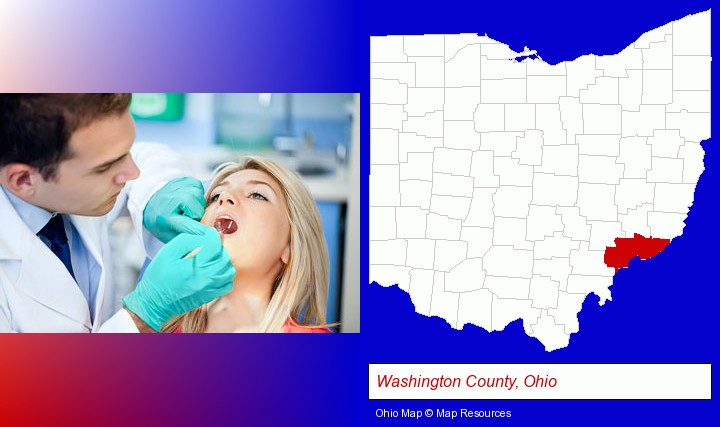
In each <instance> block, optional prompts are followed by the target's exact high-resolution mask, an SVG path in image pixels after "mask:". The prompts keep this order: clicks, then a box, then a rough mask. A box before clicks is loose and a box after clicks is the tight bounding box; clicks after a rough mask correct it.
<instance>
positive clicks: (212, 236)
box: [123, 223, 235, 331]
mask: <svg viewBox="0 0 720 427" xmlns="http://www.w3.org/2000/svg"><path fill="white" fill-rule="evenodd" d="M198 224H199V223H198ZM200 226H201V227H202V230H203V233H202V234H199V235H195V234H181V235H179V236H178V237H176V238H175V239H173V240H171V241H170V242H169V243H168V244H166V245H165V246H164V247H163V248H162V249H160V251H159V252H158V253H157V256H155V258H154V259H153V260H152V262H150V265H148V267H147V270H145V274H144V275H143V278H142V279H141V280H140V282H139V283H138V284H137V287H136V288H135V290H134V291H133V292H131V293H130V294H128V296H126V297H125V298H123V302H124V303H125V306H126V307H127V308H128V310H130V311H131V312H133V313H135V314H136V315H137V316H138V317H139V318H141V319H142V320H143V321H145V323H147V324H148V325H149V326H150V327H151V328H153V329H155V330H156V331H159V330H160V328H162V326H163V325H164V324H165V323H167V322H168V321H169V320H170V319H171V318H172V317H174V316H177V315H180V314H183V313H186V312H188V311H190V310H193V309H195V308H197V307H199V306H201V305H202V304H206V303H208V302H210V301H212V300H214V299H216V298H219V297H221V296H222V295H225V294H226V293H228V292H230V290H232V286H233V278H234V277H235V268H234V267H233V266H232V264H231V263H230V257H229V255H228V253H227V252H226V251H225V248H223V246H222V242H221V240H220V235H219V234H218V232H217V230H215V229H214V228H212V227H208V226H205V225H202V224H200ZM198 247H201V249H200V251H199V252H197V254H196V255H195V256H194V257H192V258H189V259H185V257H186V256H187V255H188V254H189V253H190V252H192V251H193V250H194V249H196V248H198Z"/></svg>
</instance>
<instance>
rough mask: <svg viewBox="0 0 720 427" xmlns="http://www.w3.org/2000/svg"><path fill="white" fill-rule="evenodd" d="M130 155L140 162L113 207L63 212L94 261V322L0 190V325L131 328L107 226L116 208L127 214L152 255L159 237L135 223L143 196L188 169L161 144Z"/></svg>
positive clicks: (20, 328)
mask: <svg viewBox="0 0 720 427" xmlns="http://www.w3.org/2000/svg"><path fill="white" fill-rule="evenodd" d="M131 154H132V156H133V158H134V160H135V162H136V163H137V165H138V167H139V168H140V171H141V175H140V177H139V178H138V179H136V180H134V181H130V182H128V183H127V184H126V185H125V188H124V189H123V191H122V192H121V193H120V195H119V196H118V199H117V202H116V205H115V207H114V208H113V210H112V211H111V212H110V213H108V214H107V215H104V216H100V217H86V216H78V215H69V217H70V221H71V222H72V224H73V225H74V226H75V228H76V229H77V230H78V233H79V234H80V236H81V238H82V240H83V243H84V244H85V247H86V248H87V250H88V253H89V254H90V256H92V257H94V258H95V261H96V262H97V263H98V265H99V266H100V268H101V270H102V272H101V274H100V283H99V285H98V289H97V295H96V298H95V306H94V307H92V310H94V319H95V323H94V324H93V323H92V322H91V321H90V311H89V310H90V308H89V307H88V303H87V300H86V299H85V297H84V296H83V294H82V292H81V291H80V289H79V287H78V285H77V284H76V283H75V281H74V280H73V278H72V276H70V273H69V272H68V271H67V269H66V268H65V266H64V265H63V263H62V262H61V261H60V260H59V259H58V258H57V256H55V254H53V253H52V251H51V250H50V249H49V248H48V247H47V246H45V244H43V242H42V241H41V240H40V239H39V238H38V237H37V236H36V235H35V234H34V233H33V232H32V231H31V230H30V229H29V228H28V227H27V226H26V225H25V223H24V222H23V221H22V219H21V218H20V216H19V215H18V214H17V212H16V211H15V209H14V208H13V206H12V204H11V203H10V201H9V200H8V198H7V196H6V195H5V193H4V192H3V191H0V332H10V331H15V332H97V331H102V332H137V328H136V327H135V324H134V323H133V321H132V319H131V318H130V316H129V315H128V314H127V312H125V310H123V309H122V307H120V306H116V301H119V298H118V297H123V296H124V295H122V296H119V295H116V288H115V285H114V283H113V274H112V271H111V268H112V258H111V253H110V242H109V227H110V225H111V224H112V222H113V221H114V220H115V219H116V218H117V217H118V215H120V214H121V213H122V212H123V211H126V212H128V213H129V214H130V216H131V217H132V220H133V224H134V226H135V230H136V231H137V232H138V235H139V237H140V238H141V239H142V240H143V242H144V244H145V248H146V250H147V252H148V254H150V256H153V255H155V253H156V252H157V250H158V249H159V248H160V246H161V243H160V241H158V240H157V239H155V238H154V237H152V236H151V235H150V233H149V232H147V230H144V229H143V228H142V212H143V209H144V208H145V204H146V203H147V201H148V200H149V199H150V197H151V196H152V195H153V194H154V193H155V192H156V191H157V190H158V189H159V188H160V187H162V186H163V185H164V184H165V183H166V182H167V181H169V180H170V179H173V178H176V177H179V176H184V175H187V171H188V168H187V165H186V164H185V162H184V161H183V159H182V158H181V156H180V155H179V154H178V153H176V152H175V151H173V150H171V149H169V148H168V147H166V146H164V145H160V144H150V143H136V144H134V145H133V147H132V150H131Z"/></svg>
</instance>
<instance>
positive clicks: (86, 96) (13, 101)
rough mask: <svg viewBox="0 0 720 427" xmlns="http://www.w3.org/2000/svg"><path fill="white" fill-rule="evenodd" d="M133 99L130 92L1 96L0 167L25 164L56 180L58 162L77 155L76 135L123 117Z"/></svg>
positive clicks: (47, 178)
mask: <svg viewBox="0 0 720 427" xmlns="http://www.w3.org/2000/svg"><path fill="white" fill-rule="evenodd" d="M130 99H131V95H130V94H128V93H62V94H61V93H57V94H56V93H36V94H30V93H20V94H0V167H3V166H6V165H8V164H11V163H25V164H28V165H30V166H32V167H34V168H36V169H37V170H38V171H39V172H40V174H41V175H42V177H43V179H45V180H46V181H47V180H50V179H52V178H54V177H55V173H56V172H57V166H58V163H60V162H61V161H62V160H66V159H69V158H70V157H72V156H73V153H72V152H71V151H70V149H69V147H68V142H69V140H70V136H71V135H72V134H73V132H75V131H76V130H78V129H82V128H83V127H85V126H88V125H90V124H92V123H93V122H95V121H97V120H99V119H102V118H105V117H109V116H113V115H121V114H122V113H124V112H125V111H126V110H127V108H128V106H129V105H130Z"/></svg>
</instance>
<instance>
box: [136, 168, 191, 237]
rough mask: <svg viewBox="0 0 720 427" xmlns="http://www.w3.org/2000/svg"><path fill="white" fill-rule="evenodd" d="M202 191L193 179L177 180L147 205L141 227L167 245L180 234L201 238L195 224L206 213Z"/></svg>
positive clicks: (167, 185) (156, 194)
mask: <svg viewBox="0 0 720 427" xmlns="http://www.w3.org/2000/svg"><path fill="white" fill-rule="evenodd" d="M204 193H205V190H204V189H203V185H202V182H200V181H199V180H197V179H195V178H189V177H183V178H176V179H173V180H172V181H170V182H168V183H167V184H165V186H163V187H162V188H161V189H160V190H158V191H157V193H155V194H153V196H152V197H151V198H150V200H149V201H148V203H147V205H145V209H144V210H143V226H144V227H145V228H146V229H147V230H148V231H149V232H150V233H152V235H153V236H155V237H157V238H158V239H160V240H161V241H162V242H163V243H167V242H169V241H170V240H172V239H173V238H174V237H175V236H177V235H178V234H180V233H189V234H202V232H203V230H202V228H201V227H200V225H201V224H199V223H198V221H199V220H200V218H202V216H203V214H204V213H205V197H204Z"/></svg>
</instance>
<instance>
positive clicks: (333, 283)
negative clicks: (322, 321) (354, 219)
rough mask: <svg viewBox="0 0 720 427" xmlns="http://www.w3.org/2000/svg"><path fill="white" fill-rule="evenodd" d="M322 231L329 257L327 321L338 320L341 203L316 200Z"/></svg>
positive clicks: (341, 233)
mask: <svg viewBox="0 0 720 427" xmlns="http://www.w3.org/2000/svg"><path fill="white" fill-rule="evenodd" d="M316 203H317V207H318V210H319V211H320V217H321V218H322V226H323V232H324V233H325V241H326V242H327V247H328V256H329V257H330V283H329V291H328V307H327V322H328V323H335V322H338V321H339V320H340V283H341V280H342V270H341V267H342V248H343V242H342V239H343V235H344V230H343V221H342V217H343V206H344V204H343V203H339V202H329V201H316Z"/></svg>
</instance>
